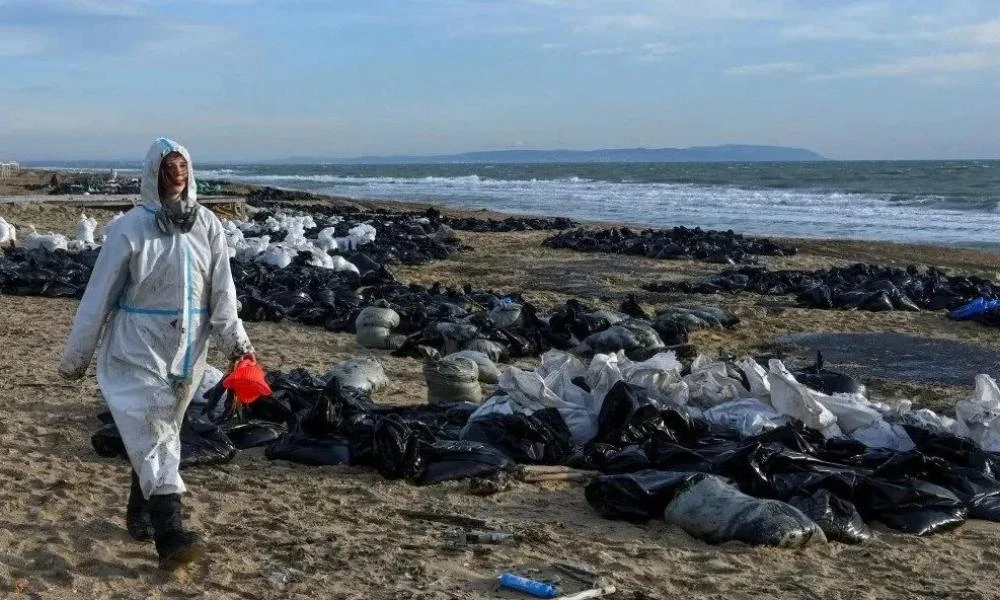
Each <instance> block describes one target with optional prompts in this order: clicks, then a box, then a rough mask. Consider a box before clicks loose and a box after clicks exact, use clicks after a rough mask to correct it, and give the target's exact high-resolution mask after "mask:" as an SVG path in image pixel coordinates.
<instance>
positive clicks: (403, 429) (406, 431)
mask: <svg viewBox="0 0 1000 600" xmlns="http://www.w3.org/2000/svg"><path fill="white" fill-rule="evenodd" d="M429 441H430V442H433V439H431V440H429ZM420 443H421V439H420V435H419V434H418V433H417V432H415V431H414V430H413V429H412V428H411V427H410V426H409V425H408V424H407V423H406V422H404V421H403V419H401V418H400V417H399V416H397V415H388V416H385V417H382V418H380V419H379V420H378V421H377V422H376V423H375V427H374V431H373V433H372V463H373V466H374V467H375V468H376V469H377V470H378V472H379V474H380V475H382V477H385V478H386V479H400V478H404V477H415V476H417V475H418V474H419V473H420V472H421V470H422V468H423V456H421V454H420Z"/></svg>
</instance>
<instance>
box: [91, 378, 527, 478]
mask: <svg viewBox="0 0 1000 600" xmlns="http://www.w3.org/2000/svg"><path fill="white" fill-rule="evenodd" d="M268 381H269V383H270V385H271V388H272V394H271V396H269V397H266V398H262V399H259V400H257V401H256V402H254V403H252V404H250V405H246V406H240V407H237V405H235V404H234V403H233V402H232V399H231V398H230V397H229V396H228V395H227V394H226V393H225V390H223V389H222V386H221V384H220V385H217V386H216V387H215V388H214V389H212V390H209V391H208V392H206V397H208V398H209V399H210V401H209V403H208V404H207V405H206V406H204V407H203V408H201V409H200V410H201V412H199V408H198V407H196V405H194V404H192V408H191V409H189V410H188V413H187V415H186V416H185V420H184V423H183V426H182V428H181V468H182V469H186V468H189V467H196V466H207V465H217V464H225V463H227V462H229V461H231V460H232V459H233V458H234V457H235V455H236V452H237V450H246V449H250V448H257V447H263V448H265V450H264V455H265V456H266V457H267V458H268V459H272V460H286V461H289V462H294V463H299V464H305V465H342V464H349V465H360V466H368V467H372V468H374V469H376V470H377V471H378V472H379V473H380V474H382V475H383V476H384V477H386V478H387V479H401V478H406V479H408V480H410V481H411V482H412V483H414V484H416V485H428V484H433V483H439V482H442V481H448V480H454V479H465V478H468V477H480V476H488V475H491V474H495V473H497V472H499V471H502V470H507V469H510V468H511V467H512V466H513V464H514V463H513V461H512V460H511V459H510V458H509V457H508V456H506V455H504V454H503V453H502V452H501V451H500V450H499V449H497V448H495V447H493V446H489V445H487V444H484V443H481V442H476V441H469V440H462V439H460V437H461V436H460V432H461V429H462V427H463V426H464V425H465V423H466V422H467V421H468V418H469V415H471V414H472V412H473V411H474V410H475V409H476V406H474V405H457V406H431V405H425V406H389V405H384V404H378V403H376V402H373V401H372V400H371V398H370V396H369V395H368V394H367V393H365V392H363V391H360V390H357V389H355V388H350V387H342V386H341V384H340V381H339V379H337V378H336V377H330V378H327V379H323V378H319V377H316V376H313V375H311V374H310V373H308V372H307V371H305V370H301V369H298V370H294V371H292V372H291V373H288V374H284V373H269V374H268ZM219 402H222V403H224V404H225V408H224V410H222V411H216V407H217V404H218V403H219ZM100 418H101V421H102V422H103V423H104V425H103V426H102V427H101V428H100V429H98V430H97V431H96V432H95V433H94V434H93V435H92V436H91V444H92V445H93V447H94V449H95V451H96V452H97V454H99V455H100V456H105V457H120V458H127V454H126V452H125V446H124V444H123V443H122V440H121V436H120V435H119V433H118V430H117V428H116V427H115V424H114V422H113V419H112V418H111V415H110V413H104V414H102V415H100Z"/></svg>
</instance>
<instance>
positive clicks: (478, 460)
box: [411, 440, 514, 485]
mask: <svg viewBox="0 0 1000 600" xmlns="http://www.w3.org/2000/svg"><path fill="white" fill-rule="evenodd" d="M420 456H421V461H422V463H423V465H422V466H423V468H422V469H421V470H420V472H419V473H418V474H417V475H416V476H414V477H413V478H411V481H412V482H413V483H415V484H416V485H431V484H435V483H440V482H442V481H452V480H456V479H467V478H471V477H488V476H490V475H493V474H495V473H497V472H499V471H504V470H507V469H510V468H511V467H513V466H514V463H513V462H511V460H510V459H509V458H507V456H505V455H504V454H503V453H502V452H500V451H499V450H497V449H496V448H493V447H491V446H487V445H486V444H481V443H479V442H469V441H464V440H462V441H454V440H441V441H437V442H435V443H433V444H422V445H421V449H420Z"/></svg>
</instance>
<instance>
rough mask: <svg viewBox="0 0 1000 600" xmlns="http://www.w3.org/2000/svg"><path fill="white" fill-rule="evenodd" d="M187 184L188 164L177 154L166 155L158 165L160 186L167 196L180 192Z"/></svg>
mask: <svg viewBox="0 0 1000 600" xmlns="http://www.w3.org/2000/svg"><path fill="white" fill-rule="evenodd" d="M187 182H188V163H187V161H186V160H185V159H184V157H183V156H181V155H180V154H177V153H173V154H168V155H167V157H166V158H164V159H163V162H162V163H160V185H161V186H162V187H163V191H164V192H167V193H168V194H169V195H175V194H177V193H179V192H180V191H182V190H183V189H184V187H185V186H186V185H187Z"/></svg>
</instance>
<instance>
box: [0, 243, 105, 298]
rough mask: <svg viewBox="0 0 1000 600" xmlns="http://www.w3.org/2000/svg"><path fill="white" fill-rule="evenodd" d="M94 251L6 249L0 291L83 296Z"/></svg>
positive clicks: (0, 260)
mask: <svg viewBox="0 0 1000 600" xmlns="http://www.w3.org/2000/svg"><path fill="white" fill-rule="evenodd" d="M97 254H98V251H97V250H86V251H84V252H80V253H79V254H70V253H68V252H64V251H61V250H57V251H55V252H49V251H47V250H27V249H24V248H13V249H9V250H6V251H5V252H4V253H3V254H0V294H8V295H10V296H44V297H46V298H82V297H83V291H84V290H85V289H86V288H87V281H89V280H90V272H91V270H93V268H94V264H95V263H96V262H97Z"/></svg>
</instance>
